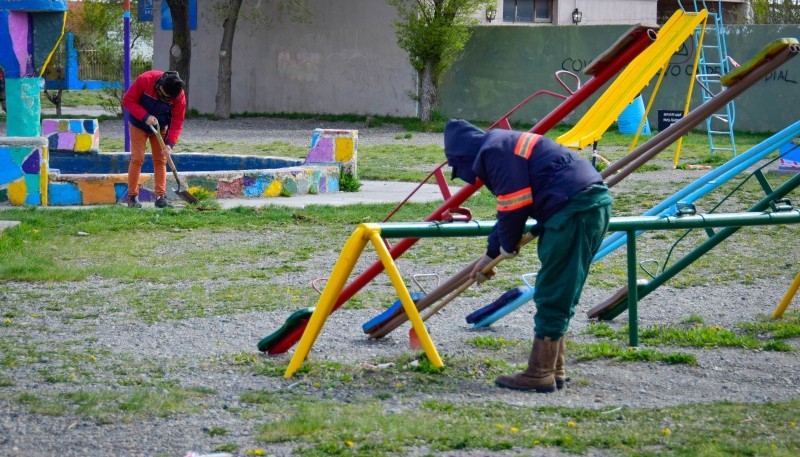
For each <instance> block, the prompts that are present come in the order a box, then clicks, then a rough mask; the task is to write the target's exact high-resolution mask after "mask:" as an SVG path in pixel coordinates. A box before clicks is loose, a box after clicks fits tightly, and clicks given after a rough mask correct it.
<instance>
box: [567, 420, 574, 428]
mask: <svg viewBox="0 0 800 457" xmlns="http://www.w3.org/2000/svg"><path fill="white" fill-rule="evenodd" d="M567 425H569V426H570V427H574V426H575V421H569V422H567Z"/></svg>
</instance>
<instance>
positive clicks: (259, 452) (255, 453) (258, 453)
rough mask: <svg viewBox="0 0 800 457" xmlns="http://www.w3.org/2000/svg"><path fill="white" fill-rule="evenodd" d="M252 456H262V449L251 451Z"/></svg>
mask: <svg viewBox="0 0 800 457" xmlns="http://www.w3.org/2000/svg"><path fill="white" fill-rule="evenodd" d="M253 454H254V455H264V454H265V452H264V450H263V449H261V448H256V449H255V450H254V451H253Z"/></svg>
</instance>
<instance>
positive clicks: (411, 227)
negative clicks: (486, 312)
mask: <svg viewBox="0 0 800 457" xmlns="http://www.w3.org/2000/svg"><path fill="white" fill-rule="evenodd" d="M798 185H800V175H797V176H795V177H794V178H792V180H790V181H789V182H787V183H786V184H784V186H781V188H780V189H779V190H776V192H775V196H776V197H778V198H782V197H781V195H785V193H788V192H789V191H790V190H791V189H794V188H795V187H797V186H798ZM797 223H800V210H793V209H784V208H777V209H775V210H773V211H771V212H770V211H758V212H756V211H753V212H747V213H732V214H710V215H707V214H706V215H692V216H669V217H653V216H650V217H642V216H636V217H612V218H611V221H610V222H609V230H611V231H616V230H624V231H627V232H629V233H633V232H635V231H638V230H673V229H681V228H712V227H725V229H723V230H721V231H720V233H722V232H723V231H729V232H731V233H732V232H734V231H736V230H738V229H739V228H740V227H745V226H756V225H777V224H797ZM494 224H495V222H494V221H491V222H482V221H469V222H451V223H440V222H434V223H431V222H427V223H391V222H389V223H378V224H361V225H359V226H358V227H357V228H356V229H355V231H354V232H353V234H352V235H351V236H350V238H349V239H348V241H347V243H346V244H345V246H344V248H343V249H342V253H341V254H340V256H339V259H338V260H337V261H336V265H335V266H334V268H333V272H332V274H331V277H330V279H329V280H328V282H327V283H326V285H325V289H324V290H323V291H322V295H321V296H320V299H319V302H318V303H317V306H316V307H315V308H314V311H313V313H312V315H311V317H310V320H309V323H308V326H307V328H306V331H305V332H304V333H303V336H302V338H301V339H300V343H299V344H298V347H297V350H296V351H295V353H294V354H293V355H292V359H291V360H290V362H289V365H288V366H287V368H286V372H285V373H284V377H286V378H290V377H291V376H292V375H294V373H295V372H297V370H298V369H299V368H300V367H301V366H302V364H303V361H304V360H305V359H306V357H307V356H308V353H309V352H310V351H311V347H312V346H313V345H314V342H315V341H316V339H317V337H318V336H319V334H320V331H321V330H322V326H323V325H324V324H325V321H326V320H327V318H328V316H329V315H330V313H331V312H332V311H333V307H334V303H335V301H336V297H337V295H338V294H339V293H340V292H341V290H342V288H343V287H344V283H345V281H346V280H347V278H348V276H349V275H350V273H351V272H352V270H353V267H354V266H355V263H356V262H357V260H358V257H359V256H360V254H361V252H363V250H364V247H365V246H366V244H367V242H368V241H370V242H372V245H373V246H374V247H375V250H376V251H377V253H378V256H379V258H380V259H381V262H382V264H383V266H384V267H385V268H386V272H387V274H388V275H389V277H390V279H391V282H392V285H393V286H394V288H395V290H396V291H397V294H398V296H399V297H400V301H401V303H402V307H403V311H404V312H405V313H406V315H407V316H408V319H409V320H410V321H411V325H412V328H413V329H414V331H415V332H416V334H417V335H418V337H419V340H420V342H421V345H422V347H423V348H424V351H425V354H426V355H427V356H428V360H430V362H431V364H433V365H434V366H435V367H441V366H444V363H443V362H442V359H441V357H440V356H439V353H438V352H437V350H436V347H435V346H434V344H433V341H432V340H431V338H430V335H429V334H428V331H427V329H426V328H425V324H424V323H423V321H422V319H421V317H420V315H419V311H418V310H417V307H416V306H415V305H414V302H413V301H412V299H411V295H410V294H409V292H408V289H407V288H406V286H405V284H404V283H403V280H402V278H401V276H400V273H399V271H398V269H397V267H396V266H395V264H394V261H393V259H392V257H391V255H390V254H389V251H388V249H387V248H386V245H385V244H384V239H386V238H397V237H414V238H420V237H454V236H486V235H488V234H489V233H491V230H492V228H493V226H494ZM535 226H536V222H535V221H528V223H527V224H526V228H525V232H526V233H529V232H530V231H531V230H533V229H534V228H535ZM628 239H629V240H630V241H629V248H628V274H629V276H628V283H629V286H628V287H629V290H630V293H629V294H628V296H627V299H628V300H627V308H628V309H629V313H630V314H629V316H630V319H629V320H630V323H629V327H630V334H629V335H630V345H631V346H637V345H638V317H637V316H638V315H637V306H638V297H639V296H641V295H637V280H636V243H635V239H636V238H635V237H634V236H629V237H628ZM490 268H491V267H487V269H490ZM640 287H641V286H640Z"/></svg>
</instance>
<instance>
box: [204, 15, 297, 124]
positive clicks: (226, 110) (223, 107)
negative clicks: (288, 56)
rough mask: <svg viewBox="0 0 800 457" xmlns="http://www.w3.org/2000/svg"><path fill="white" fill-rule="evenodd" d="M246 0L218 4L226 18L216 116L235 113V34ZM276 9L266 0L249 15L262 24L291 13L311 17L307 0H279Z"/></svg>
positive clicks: (266, 24)
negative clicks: (265, 5) (269, 8)
mask: <svg viewBox="0 0 800 457" xmlns="http://www.w3.org/2000/svg"><path fill="white" fill-rule="evenodd" d="M242 1H243V0H221V1H220V3H219V4H218V5H217V14H218V15H219V16H220V17H221V18H222V20H223V22H222V42H221V43H220V45H219V69H218V71H217V96H216V99H215V106H214V116H215V117H216V118H217V119H228V118H230V117H231V79H232V77H233V70H232V67H231V62H232V61H233V38H234V35H235V34H236V23H237V21H238V19H239V11H240V10H241V7H242ZM273 6H274V7H275V9H274V11H271V12H265V11H262V2H261V0H258V1H257V3H256V5H253V6H252V8H250V9H249V11H248V12H249V14H248V15H247V17H248V19H249V20H250V21H254V22H257V23H258V24H259V25H260V26H261V27H269V26H270V24H271V21H272V19H273V18H277V19H278V20H281V19H282V18H283V16H289V18H290V20H291V21H293V22H303V21H306V20H308V18H309V17H311V11H310V10H309V8H308V4H307V3H306V0H282V1H279V2H277V3H276V4H275V5H273Z"/></svg>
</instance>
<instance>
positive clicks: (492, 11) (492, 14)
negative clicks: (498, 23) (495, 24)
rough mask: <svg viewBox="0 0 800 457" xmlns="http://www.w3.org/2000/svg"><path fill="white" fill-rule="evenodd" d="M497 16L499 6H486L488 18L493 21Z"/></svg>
mask: <svg viewBox="0 0 800 457" xmlns="http://www.w3.org/2000/svg"><path fill="white" fill-rule="evenodd" d="M496 17H497V8H496V7H494V6H487V7H486V20H487V21H488V22H492V21H493V20H495V18H496Z"/></svg>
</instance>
